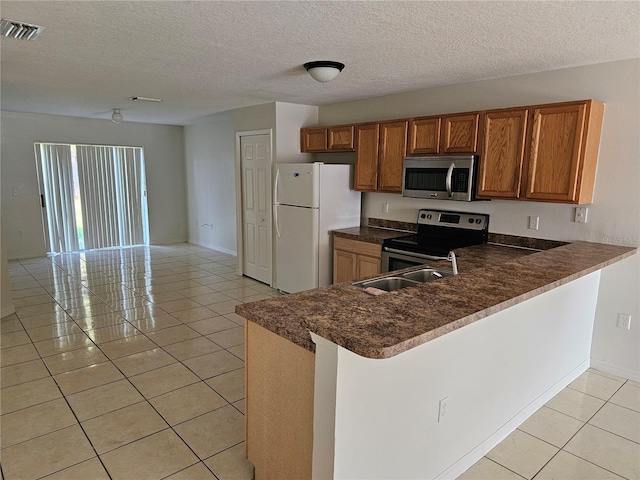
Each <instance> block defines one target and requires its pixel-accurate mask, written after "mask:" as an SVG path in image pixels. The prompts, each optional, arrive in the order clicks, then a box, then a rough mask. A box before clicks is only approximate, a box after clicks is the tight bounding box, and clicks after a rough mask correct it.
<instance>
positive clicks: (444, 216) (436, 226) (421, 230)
mask: <svg viewBox="0 0 640 480" xmlns="http://www.w3.org/2000/svg"><path fill="white" fill-rule="evenodd" d="M417 227H418V233H417V234H413V235H403V236H400V237H396V238H390V239H387V240H385V241H384V243H383V247H387V248H393V249H395V250H401V251H405V252H409V253H411V252H413V253H421V254H424V255H434V256H446V255H447V254H448V253H449V252H450V251H451V250H455V249H456V248H462V247H468V246H470V245H478V244H481V243H486V241H487V236H488V229H489V216H488V215H485V214H467V213H459V212H447V211H442V210H420V211H419V212H418V225H417Z"/></svg>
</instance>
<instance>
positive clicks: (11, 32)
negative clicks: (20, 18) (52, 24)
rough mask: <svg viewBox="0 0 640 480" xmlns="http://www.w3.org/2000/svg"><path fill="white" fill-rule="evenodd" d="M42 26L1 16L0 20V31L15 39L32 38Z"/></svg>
mask: <svg viewBox="0 0 640 480" xmlns="http://www.w3.org/2000/svg"><path fill="white" fill-rule="evenodd" d="M42 30H44V27H42V26H40V25H31V24H30V23H24V22H16V21H14V20H7V19H6V18H3V19H2V20H1V21H0V32H1V33H2V35H4V36H5V37H9V38H15V39H16V40H33V39H34V38H36V37H37V36H38V35H40V32H42Z"/></svg>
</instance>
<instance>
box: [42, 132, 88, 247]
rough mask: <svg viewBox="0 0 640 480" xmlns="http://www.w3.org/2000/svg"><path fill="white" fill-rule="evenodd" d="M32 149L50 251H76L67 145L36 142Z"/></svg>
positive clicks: (74, 218) (69, 150) (70, 170)
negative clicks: (43, 205)
mask: <svg viewBox="0 0 640 480" xmlns="http://www.w3.org/2000/svg"><path fill="white" fill-rule="evenodd" d="M39 146H40V148H36V154H37V155H38V157H39V160H40V163H41V166H42V168H41V169H40V171H41V179H42V180H41V184H42V188H43V190H44V191H43V192H41V195H44V198H45V199H46V208H47V215H46V222H47V225H46V227H47V228H46V230H47V231H48V234H49V235H48V237H49V246H50V249H51V251H53V252H73V251H75V250H78V249H79V248H80V247H79V243H78V235H77V225H76V212H75V202H74V194H73V170H72V164H71V146H70V145H55V144H40V145H39Z"/></svg>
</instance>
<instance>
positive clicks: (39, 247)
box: [1, 112, 187, 258]
mask: <svg viewBox="0 0 640 480" xmlns="http://www.w3.org/2000/svg"><path fill="white" fill-rule="evenodd" d="M1 120H2V132H1V142H2V152H1V153H2V157H1V158H2V183H1V185H2V221H3V228H2V230H3V232H4V235H5V241H6V243H7V245H6V250H7V255H8V257H9V258H24V257H34V256H41V255H44V254H45V253H46V247H45V240H44V234H43V230H42V220H41V213H40V198H39V191H38V180H37V174H36V163H35V158H34V149H33V142H60V143H90V144H99V145H132V146H142V147H144V153H145V164H146V173H147V195H148V204H149V235H150V242H151V243H152V244H162V243H173V242H183V241H185V240H186V238H187V234H186V232H187V230H186V227H187V226H186V221H185V220H186V211H187V209H186V195H185V180H184V144H183V129H182V127H177V126H169V125H151V124H142V123H127V122H124V123H122V124H120V125H116V124H114V123H113V122H111V121H109V120H92V119H86V118H76V117H65V116H60V115H44V114H26V113H14V112H2V117H1ZM14 189H18V196H13V190H14ZM18 229H21V230H22V232H23V234H22V236H18V235H17V230H18Z"/></svg>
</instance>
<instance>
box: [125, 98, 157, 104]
mask: <svg viewBox="0 0 640 480" xmlns="http://www.w3.org/2000/svg"><path fill="white" fill-rule="evenodd" d="M129 100H131V101H132V102H153V103H160V102H161V101H162V99H161V98H151V97H129Z"/></svg>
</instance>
